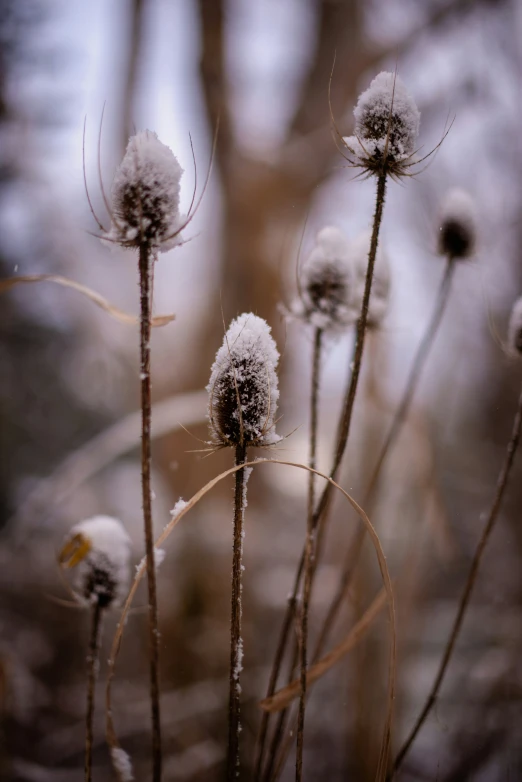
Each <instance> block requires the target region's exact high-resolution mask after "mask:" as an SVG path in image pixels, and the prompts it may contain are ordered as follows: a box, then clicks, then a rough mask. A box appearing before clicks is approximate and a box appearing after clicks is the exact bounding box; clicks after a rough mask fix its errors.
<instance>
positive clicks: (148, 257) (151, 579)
mask: <svg viewBox="0 0 522 782" xmlns="http://www.w3.org/2000/svg"><path fill="white" fill-rule="evenodd" d="M153 262H154V259H153V255H152V252H151V250H150V247H149V246H148V244H146V243H142V244H141V245H140V257H139V273H140V378H141V487H142V502H143V524H144V530H145V554H146V562H147V587H148V599H149V646H150V651H149V655H150V657H149V671H150V702H151V716H152V779H153V782H160V780H161V766H162V755H161V721H160V701H159V631H158V599H157V590H156V568H155V564H154V534H153V528H152V489H151V412H152V403H151V378H150V333H151V303H152V264H153Z"/></svg>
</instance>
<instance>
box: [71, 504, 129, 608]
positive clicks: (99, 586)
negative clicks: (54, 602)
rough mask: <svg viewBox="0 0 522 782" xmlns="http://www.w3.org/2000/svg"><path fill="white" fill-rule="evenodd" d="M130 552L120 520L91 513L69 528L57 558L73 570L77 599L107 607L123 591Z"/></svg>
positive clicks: (117, 601) (125, 591)
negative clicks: (90, 516) (91, 515)
mask: <svg viewBox="0 0 522 782" xmlns="http://www.w3.org/2000/svg"><path fill="white" fill-rule="evenodd" d="M130 555H131V541H130V538H129V536H128V535H127V532H126V531H125V528H124V526H123V524H122V523H121V522H120V521H118V519H113V518H112V517H111V516H94V517H93V518H91V519H85V520H84V521H80V522H79V523H78V524H76V525H75V526H74V527H73V528H72V529H71V530H70V532H69V534H68V535H67V538H66V540H65V543H64V545H63V547H62V550H61V551H60V555H59V562H60V565H61V566H62V567H64V568H70V569H72V570H73V575H72V588H73V591H74V593H75V595H76V597H77V598H78V600H80V601H81V602H83V603H85V604H89V605H92V604H93V603H98V604H99V606H100V607H101V608H108V607H109V606H111V605H119V604H120V603H121V602H122V601H123V599H124V598H125V596H126V594H127V591H128V588H129V579H130V567H129V565H130Z"/></svg>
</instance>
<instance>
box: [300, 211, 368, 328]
mask: <svg viewBox="0 0 522 782" xmlns="http://www.w3.org/2000/svg"><path fill="white" fill-rule="evenodd" d="M349 250H350V248H349V244H348V241H347V239H346V237H345V236H344V234H343V233H342V232H341V231H340V230H339V229H338V228H335V227H333V226H328V227H326V228H323V229H322V230H321V231H319V233H318V234H317V239H316V244H315V247H314V248H313V250H312V252H311V253H310V255H309V257H308V259H307V261H306V263H305V264H304V265H303V268H302V270H301V273H300V278H299V293H300V296H299V298H298V299H296V300H295V301H294V302H293V304H292V306H291V308H290V315H291V316H293V317H295V318H299V319H300V320H303V321H305V322H306V323H309V324H311V325H312V326H315V328H319V329H322V330H323V331H339V330H343V329H345V328H346V327H348V326H350V325H352V324H353V323H354V322H355V320H356V317H357V315H356V313H355V311H354V309H353V307H352V297H353V287H354V273H353V267H352V266H351V265H350V262H349V260H350V252H349Z"/></svg>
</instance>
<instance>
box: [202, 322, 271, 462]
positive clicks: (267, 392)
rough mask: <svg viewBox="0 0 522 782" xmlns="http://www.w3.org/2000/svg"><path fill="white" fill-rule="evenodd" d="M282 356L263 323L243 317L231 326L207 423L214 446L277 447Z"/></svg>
mask: <svg viewBox="0 0 522 782" xmlns="http://www.w3.org/2000/svg"><path fill="white" fill-rule="evenodd" d="M278 361H279V352H278V350H277V347H276V344H275V342H274V340H273V339H272V337H271V335H270V327H269V326H268V324H267V323H266V321H265V320H263V319H262V318H259V317H258V316H257V315H254V314H253V313H251V312H249V313H244V314H243V315H240V316H239V317H238V318H236V319H235V320H233V321H232V323H231V325H230V328H229V329H228V331H227V333H226V334H225V338H224V340H223V344H222V346H221V347H220V349H219V350H218V352H217V355H216V360H215V362H214V364H213V366H212V370H211V374H210V381H209V384H208V386H207V391H208V392H209V403H208V419H209V424H210V433H211V438H212V443H213V444H214V445H221V446H232V447H236V446H237V445H240V444H245V445H260V446H266V445H273V444H274V443H276V442H278V441H279V440H280V439H281V438H280V437H279V436H278V435H277V434H276V432H275V420H274V417H275V413H276V410H277V400H278V399H279V388H278V382H277V374H276V368H277V363H278Z"/></svg>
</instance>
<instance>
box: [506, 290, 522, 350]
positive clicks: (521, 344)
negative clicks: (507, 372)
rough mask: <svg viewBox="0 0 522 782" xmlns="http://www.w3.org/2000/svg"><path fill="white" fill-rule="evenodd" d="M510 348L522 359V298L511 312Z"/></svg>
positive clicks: (509, 328)
mask: <svg viewBox="0 0 522 782" xmlns="http://www.w3.org/2000/svg"><path fill="white" fill-rule="evenodd" d="M508 346H509V352H510V353H511V354H512V355H517V356H519V357H522V296H521V297H520V298H519V299H517V300H516V302H515V304H514V305H513V309H512V310H511V317H510V319H509V327H508Z"/></svg>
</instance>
